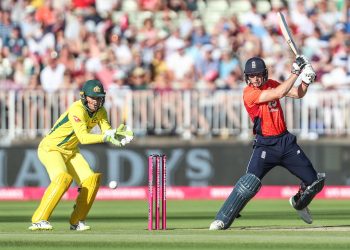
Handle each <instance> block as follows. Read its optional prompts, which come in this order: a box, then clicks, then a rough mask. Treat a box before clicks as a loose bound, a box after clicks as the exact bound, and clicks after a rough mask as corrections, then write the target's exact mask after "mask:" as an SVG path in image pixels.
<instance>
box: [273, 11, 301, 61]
mask: <svg viewBox="0 0 350 250" xmlns="http://www.w3.org/2000/svg"><path fill="white" fill-rule="evenodd" d="M278 17H279V25H280V29H281V31H282V34H283V37H284V39H286V42H287V44H288V45H289V47H290V49H291V50H292V51H293V53H294V54H295V55H296V56H297V55H299V49H298V47H297V46H296V45H295V42H294V40H293V37H292V34H291V33H290V29H289V27H288V24H287V22H286V19H285V18H284V16H283V14H282V13H281V12H278Z"/></svg>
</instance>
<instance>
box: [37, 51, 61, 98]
mask: <svg viewBox="0 0 350 250" xmlns="http://www.w3.org/2000/svg"><path fill="white" fill-rule="evenodd" d="M47 57H48V58H47V65H46V66H45V67H44V68H43V70H42V71H41V72H40V83H41V86H42V88H43V90H44V91H45V92H47V93H54V92H56V91H58V90H61V89H63V83H64V73H65V69H66V67H65V66H64V65H63V64H61V63H59V62H58V54H57V52H56V51H51V52H50V53H49V54H48V55H47Z"/></svg>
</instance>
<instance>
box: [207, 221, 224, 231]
mask: <svg viewBox="0 0 350 250" xmlns="http://www.w3.org/2000/svg"><path fill="white" fill-rule="evenodd" d="M224 226H225V225H224V222H223V221H221V220H214V221H213V222H212V223H211V224H210V227H209V230H224V229H225V228H224Z"/></svg>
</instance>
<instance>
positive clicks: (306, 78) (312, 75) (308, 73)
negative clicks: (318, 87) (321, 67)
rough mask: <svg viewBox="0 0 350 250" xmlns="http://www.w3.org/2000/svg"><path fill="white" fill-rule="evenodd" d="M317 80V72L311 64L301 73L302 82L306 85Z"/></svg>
mask: <svg viewBox="0 0 350 250" xmlns="http://www.w3.org/2000/svg"><path fill="white" fill-rule="evenodd" d="M315 79H316V72H315V70H314V69H313V68H312V66H311V64H307V65H306V66H305V68H304V70H303V72H302V73H301V80H302V81H303V82H304V83H305V84H306V85H309V84H311V83H313V82H314V81H315Z"/></svg>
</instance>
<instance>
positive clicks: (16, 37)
mask: <svg viewBox="0 0 350 250" xmlns="http://www.w3.org/2000/svg"><path fill="white" fill-rule="evenodd" d="M4 46H6V47H8V48H9V50H10V53H11V54H13V55H15V56H16V57H19V56H22V50H23V48H24V46H26V41H25V40H24V38H23V37H22V35H21V29H20V28H19V27H14V28H13V29H12V31H11V34H10V36H8V37H7V38H6V39H5V42H4Z"/></svg>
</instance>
